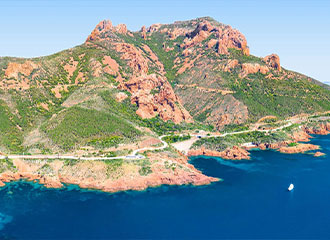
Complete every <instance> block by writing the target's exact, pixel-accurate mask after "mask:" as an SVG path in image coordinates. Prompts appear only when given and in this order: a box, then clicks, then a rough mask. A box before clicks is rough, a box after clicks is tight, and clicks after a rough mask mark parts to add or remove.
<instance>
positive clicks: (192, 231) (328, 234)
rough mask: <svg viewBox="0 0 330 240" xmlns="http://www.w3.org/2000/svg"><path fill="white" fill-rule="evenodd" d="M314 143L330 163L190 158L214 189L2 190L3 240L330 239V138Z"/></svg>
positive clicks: (264, 156) (261, 155)
mask: <svg viewBox="0 0 330 240" xmlns="http://www.w3.org/2000/svg"><path fill="white" fill-rule="evenodd" d="M312 143H314V144H319V145H320V146H321V147H322V152H324V153H326V154H327V156H325V157H319V158H316V157H314V156H313V155H312V154H294V155H288V154H281V153H278V152H276V151H272V150H267V151H260V150H254V151H252V152H251V154H252V160H250V161H230V160H223V159H221V158H210V157H195V158H192V159H191V163H193V164H194V165H195V166H196V167H197V168H198V169H200V170H201V171H203V172H204V173H205V174H207V175H210V176H215V177H220V178H222V179H223V181H222V182H217V183H213V184H211V185H208V186H200V187H194V186H162V187H158V188H150V189H147V190H146V191H142V192H135V191H128V192H120V193H115V194H108V193H102V192H98V191H89V190H81V189H79V188H77V187H74V186H69V187H67V188H65V189H60V190H55V189H46V188H44V187H42V186H40V185H38V184H32V183H27V182H18V183H10V184H7V185H6V187H4V188H2V189H0V239H48V238H51V239H53V238H55V239H62V238H65V239H108V238H151V239H155V238H186V239H194V238H199V239H206V238H330V136H316V137H315V138H314V139H313V140H312ZM290 183H294V185H295V189H294V190H293V191H292V192H288V191H287V188H288V185H289V184H290Z"/></svg>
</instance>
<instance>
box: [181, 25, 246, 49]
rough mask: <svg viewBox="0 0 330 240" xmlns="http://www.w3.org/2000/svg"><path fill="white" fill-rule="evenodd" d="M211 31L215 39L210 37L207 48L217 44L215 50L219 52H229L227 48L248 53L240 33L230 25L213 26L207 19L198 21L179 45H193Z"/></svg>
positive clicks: (188, 46) (184, 46) (206, 36)
mask: <svg viewBox="0 0 330 240" xmlns="http://www.w3.org/2000/svg"><path fill="white" fill-rule="evenodd" d="M213 33H214V35H215V37H216V39H211V40H210V41H209V42H208V44H207V47H208V48H212V47H213V46H214V45H216V44H217V51H218V53H219V54H229V52H228V48H235V49H238V50H242V52H243V53H244V54H245V55H249V54H250V52H249V48H248V46H247V41H246V39H245V37H244V35H243V34H242V33H240V32H239V31H238V30H236V29H233V28H231V27H230V26H226V27H224V28H220V27H215V26H213V25H212V24H211V23H210V22H209V21H203V22H201V23H199V24H198V25H197V27H196V29H195V30H193V31H192V32H190V33H188V34H186V35H187V38H186V39H185V40H184V43H183V44H181V46H180V47H182V48H190V47H193V46H195V45H196V44H198V43H200V42H202V41H204V40H205V39H207V38H208V37H209V36H210V35H211V34H213Z"/></svg>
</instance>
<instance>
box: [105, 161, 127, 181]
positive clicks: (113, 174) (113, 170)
mask: <svg viewBox="0 0 330 240" xmlns="http://www.w3.org/2000/svg"><path fill="white" fill-rule="evenodd" d="M123 162H124V160H123V159H113V160H104V163H105V164H106V165H107V172H106V174H107V177H108V178H117V177H119V175H120V169H121V166H122V165H123Z"/></svg>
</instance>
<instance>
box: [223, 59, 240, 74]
mask: <svg viewBox="0 0 330 240" xmlns="http://www.w3.org/2000/svg"><path fill="white" fill-rule="evenodd" d="M237 65H238V60H237V59H230V60H228V62H227V64H226V65H225V66H224V68H223V71H225V72H232V71H233V69H234V68H235V67H236V66H237Z"/></svg>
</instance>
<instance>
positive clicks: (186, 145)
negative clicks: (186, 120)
mask: <svg viewBox="0 0 330 240" xmlns="http://www.w3.org/2000/svg"><path fill="white" fill-rule="evenodd" d="M287 122H288V123H287V124H285V125H283V126H281V127H278V128H275V129H272V130H259V129H250V130H245V131H239V132H231V133H223V134H220V135H219V134H210V135H209V136H201V135H200V134H193V135H191V136H192V137H191V139H188V140H186V141H182V142H177V143H173V144H171V145H172V146H173V147H174V148H175V149H177V150H178V151H180V152H182V153H184V154H187V153H188V151H189V149H190V148H191V146H192V145H193V144H194V143H195V142H196V141H197V140H198V139H200V138H210V137H225V136H228V135H234V134H241V133H248V132H253V131H259V132H272V131H277V130H280V129H283V128H285V127H289V126H291V125H292V122H291V121H290V120H287ZM166 136H169V135H163V136H160V137H159V140H160V141H161V142H162V146H160V147H146V148H139V149H136V150H134V151H133V152H132V154H131V155H125V156H117V157H77V156H73V155H59V154H56V155H7V156H4V155H0V159H5V158H10V159H72V160H86V161H88V160H89V161H98V160H114V159H125V160H128V161H129V160H136V159H144V158H145V156H143V155H140V154H138V153H139V152H141V151H149V150H150V151H154V150H163V149H165V148H167V147H168V144H167V142H165V141H163V138H164V137H166Z"/></svg>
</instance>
